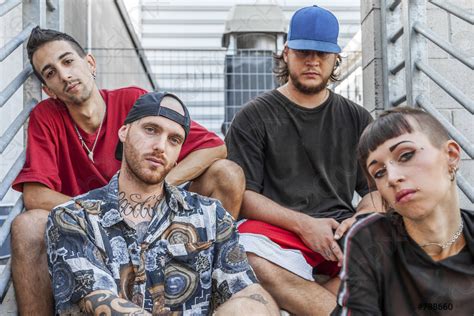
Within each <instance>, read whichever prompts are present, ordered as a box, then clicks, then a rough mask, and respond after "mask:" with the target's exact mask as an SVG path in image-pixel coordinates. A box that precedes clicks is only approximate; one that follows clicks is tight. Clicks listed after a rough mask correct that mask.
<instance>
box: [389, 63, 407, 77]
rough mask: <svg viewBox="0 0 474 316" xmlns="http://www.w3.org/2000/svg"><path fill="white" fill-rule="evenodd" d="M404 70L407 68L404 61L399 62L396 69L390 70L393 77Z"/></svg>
mask: <svg viewBox="0 0 474 316" xmlns="http://www.w3.org/2000/svg"><path fill="white" fill-rule="evenodd" d="M403 68H405V61H404V60H402V61H401V62H399V63H398V64H396V65H395V67H393V68H392V69H390V73H391V74H392V75H396V74H397V73H398V72H399V71H400V70H402V69H403Z"/></svg>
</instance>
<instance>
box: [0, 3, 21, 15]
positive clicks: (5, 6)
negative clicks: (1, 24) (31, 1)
mask: <svg viewBox="0 0 474 316" xmlns="http://www.w3.org/2000/svg"><path fill="white" fill-rule="evenodd" d="M20 3H21V0H6V1H5V2H3V3H2V4H0V17H2V16H4V15H5V14H7V13H8V12H10V11H11V10H13V9H14V8H15V7H16V6H18V5H19V4H20Z"/></svg>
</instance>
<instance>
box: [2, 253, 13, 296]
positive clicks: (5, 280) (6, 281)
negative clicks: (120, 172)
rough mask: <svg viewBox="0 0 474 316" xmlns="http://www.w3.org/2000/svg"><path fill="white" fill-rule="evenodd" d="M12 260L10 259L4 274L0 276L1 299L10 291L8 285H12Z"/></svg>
mask: <svg viewBox="0 0 474 316" xmlns="http://www.w3.org/2000/svg"><path fill="white" fill-rule="evenodd" d="M11 274H12V272H11V259H8V261H7V263H6V264H5V267H4V268H3V272H2V274H1V275H0V297H1V298H3V297H4V296H5V294H6V292H7V290H8V284H9V283H10V277H11Z"/></svg>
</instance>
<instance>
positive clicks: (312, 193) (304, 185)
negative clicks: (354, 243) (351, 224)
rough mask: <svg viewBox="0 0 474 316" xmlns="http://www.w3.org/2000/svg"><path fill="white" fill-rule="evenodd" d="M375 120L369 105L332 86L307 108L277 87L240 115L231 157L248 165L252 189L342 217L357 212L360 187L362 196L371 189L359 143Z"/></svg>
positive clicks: (316, 213) (317, 213) (230, 136)
mask: <svg viewBox="0 0 474 316" xmlns="http://www.w3.org/2000/svg"><path fill="white" fill-rule="evenodd" d="M371 121H372V117H371V116H370V114H369V112H368V111H367V110H365V109H364V108H363V107H361V106H359V105H357V104H355V103H353V102H351V101H350V100H347V99H345V98H344V97H342V96H340V95H338V94H334V93H332V92H331V93H330V94H329V97H328V99H327V100H326V101H325V102H324V103H323V104H321V105H320V106H318V107H317V108H315V109H307V108H304V107H301V106H299V105H297V104H295V103H293V102H291V101H290V100H289V99H288V98H286V97H285V96H283V95H282V94H281V93H280V92H278V91H277V90H273V91H270V92H267V93H264V94H262V95H260V96H258V97H257V98H255V99H253V100H251V101H250V102H249V103H248V104H247V105H246V106H245V107H243V108H242V110H240V112H238V113H237V115H236V116H235V118H234V120H233V121H232V124H231V126H230V129H229V131H228V133H227V135H226V138H225V142H226V145H227V149H228V159H230V160H232V161H235V162H236V163H238V164H239V165H240V166H241V167H242V168H243V170H244V172H245V177H246V179H247V190H252V191H255V192H257V193H261V194H263V195H264V196H266V197H268V198H270V199H271V200H273V201H275V202H277V203H278V204H280V205H282V206H285V207H287V208H290V209H292V210H296V211H301V212H303V213H306V214H308V215H310V216H313V217H325V218H329V217H330V218H334V219H336V220H338V221H341V220H344V219H346V218H348V217H351V216H352V215H353V214H354V212H355V209H354V207H353V206H352V203H351V202H352V197H353V194H354V190H356V191H357V192H358V193H359V195H361V196H364V195H365V194H367V193H368V192H369V190H368V188H367V182H366V180H365V178H364V176H363V174H362V170H361V169H360V168H359V167H358V163H357V159H356V147H357V143H358V141H359V137H360V135H361V133H362V131H363V130H364V128H365V127H366V126H367V125H368V124H369V123H370V122H371ZM305 148H306V149H305Z"/></svg>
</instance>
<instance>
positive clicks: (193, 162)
mask: <svg viewBox="0 0 474 316" xmlns="http://www.w3.org/2000/svg"><path fill="white" fill-rule="evenodd" d="M226 156H227V148H226V146H225V145H221V146H217V147H211V148H203V149H199V150H196V151H193V152H192V153H190V154H189V155H187V156H186V157H185V158H184V159H183V160H181V161H180V162H179V164H178V165H177V166H176V167H174V168H173V169H171V171H170V173H168V176H166V181H167V182H168V183H170V184H172V185H180V184H182V183H184V182H186V181H190V180H193V179H196V178H197V177H199V176H200V175H201V174H202V173H203V172H204V171H205V170H206V169H207V168H208V167H209V166H210V165H211V164H212V163H213V162H214V161H216V160H219V159H223V158H225V157H226Z"/></svg>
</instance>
